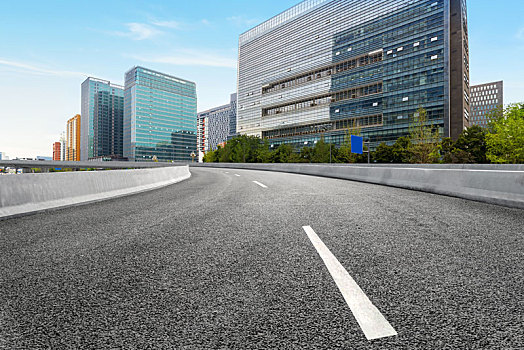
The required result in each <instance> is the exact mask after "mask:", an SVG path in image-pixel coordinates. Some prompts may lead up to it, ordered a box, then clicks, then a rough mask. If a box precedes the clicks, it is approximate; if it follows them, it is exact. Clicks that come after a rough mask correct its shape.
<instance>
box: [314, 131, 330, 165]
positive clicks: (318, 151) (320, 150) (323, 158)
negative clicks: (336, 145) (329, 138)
mask: <svg viewBox="0 0 524 350" xmlns="http://www.w3.org/2000/svg"><path fill="white" fill-rule="evenodd" d="M329 158H330V145H329V144H328V143H326V141H324V136H322V137H321V138H320V140H318V141H317V143H316V144H315V147H313V157H312V161H313V163H329Z"/></svg>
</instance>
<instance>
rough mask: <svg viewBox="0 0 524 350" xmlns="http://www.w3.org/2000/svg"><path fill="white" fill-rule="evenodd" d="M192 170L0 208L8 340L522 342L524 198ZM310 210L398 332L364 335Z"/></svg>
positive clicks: (213, 345) (0, 315) (31, 345)
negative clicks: (140, 187) (43, 204)
mask: <svg viewBox="0 0 524 350" xmlns="http://www.w3.org/2000/svg"><path fill="white" fill-rule="evenodd" d="M191 172H192V173H193V176H192V178H191V179H190V180H187V181H184V182H182V183H179V184H176V185H173V186H169V187H166V188H163V189H160V190H155V191H152V192H148V193H143V194H139V195H134V196H129V197H125V198H119V199H115V200H109V201H105V202H100V203H96V204H91V205H85V206H81V207H74V208H69V209H62V210H56V211H50V212H45V213H40V214H36V215H32V216H26V217H22V218H16V219H11V220H6V221H0V272H1V273H0V349H119V348H122V349H269V348H275V349H522V348H524V327H523V325H524V316H523V315H524V273H523V271H524V261H523V257H524V237H523V234H524V211H522V210H518V209H509V208H504V207H499V206H494V205H488V204H483V203H477V202H472V201H467V200H462V199H457V198H450V197H444V196H438V195H432V194H427V193H421V192H415V191H408V190H402V189H396V188H389V187H385V186H378V185H371V184H363V183H357V182H351V181H344V180H336V179H327V178H319V177H312V176H302V175H293V174H284V173H272V172H262V171H247V170H226V169H208V168H198V169H195V168H193V169H191ZM226 172H229V173H228V174H227V173H226ZM234 174H239V175H241V176H240V177H237V176H235V175H234ZM254 180H256V181H259V182H261V183H263V184H265V185H267V186H268V188H267V189H265V188H262V187H260V186H258V185H256V184H255V183H253V182H252V181H254ZM306 225H309V226H311V227H312V228H313V229H314V230H315V232H316V233H317V234H318V235H319V236H320V238H321V239H322V240H323V241H324V243H325V244H326V245H327V247H328V248H329V249H330V250H331V251H332V252H333V254H334V255H335V256H336V257H337V258H338V260H339V261H340V262H341V263H342V265H343V266H344V267H345V268H346V269H347V271H348V272H349V274H350V275H351V276H352V277H353V278H354V279H355V281H356V282H357V283H358V284H359V286H360V287H361V288H362V290H363V291H364V292H365V293H366V295H367V296H368V297H369V299H370V300H371V301H372V302H373V304H374V305H375V306H376V307H377V308H378V309H379V310H380V311H381V312H382V314H383V315H384V316H385V318H386V319H387V320H388V321H389V322H390V323H391V325H392V326H393V327H394V328H395V330H396V331H397V332H398V336H395V337H390V338H383V339H378V340H373V341H368V340H366V338H365V337H364V334H363V333H362V331H361V330H360V327H359V325H358V324H357V322H356V321H355V319H354V317H353V315H352V313H351V311H350V310H349V308H348V306H347V304H346V303H345V301H344V299H343V298H342V295H341V293H340V292H339V290H338V289H337V287H336V285H335V283H334V281H333V279H332V277H331V276H330V274H329V272H328V271H327V269H326V267H325V266H324V264H323V262H322V260H321V259H320V257H319V255H318V254H317V252H316V251H315V248H314V247H313V246H312V244H311V242H310V241H309V239H308V238H307V236H306V234H305V232H304V231H303V229H302V226H306Z"/></svg>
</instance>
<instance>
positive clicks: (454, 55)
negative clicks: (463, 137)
mask: <svg viewBox="0 0 524 350" xmlns="http://www.w3.org/2000/svg"><path fill="white" fill-rule="evenodd" d="M467 51H468V48H467V18H466V4H465V0H373V1H360V0H358V1H357V0H324V1H320V0H318V1H304V2H302V3H300V4H298V5H297V6H295V7H294V8H292V9H290V10H288V11H285V12H284V13H282V14H281V15H278V16H276V17H275V18H272V19H270V20H269V21H267V22H265V23H263V24H261V25H260V26H258V27H256V28H254V29H252V30H250V31H248V32H246V33H244V34H242V35H241V37H240V40H239V72H238V75H239V79H238V113H237V115H238V120H237V132H238V133H242V134H248V135H258V136H262V137H264V138H269V139H271V142H272V143H275V144H278V143H282V142H285V143H294V144H296V145H298V146H300V145H303V144H305V143H306V142H310V141H315V140H318V139H319V138H320V137H321V136H324V137H325V138H326V139H327V141H331V142H334V143H336V144H341V143H342V142H343V140H344V137H345V135H346V133H347V130H348V128H359V129H360V130H361V133H362V135H363V136H364V137H365V138H366V139H370V141H371V147H372V148H374V147H376V146H377V145H378V144H379V143H381V142H386V143H388V144H391V143H394V142H395V140H396V139H398V138H399V137H401V136H406V135H407V134H408V129H409V123H410V120H412V118H413V115H414V114H415V113H416V111H417V109H418V108H419V107H423V108H425V109H426V110H427V112H428V117H429V121H430V123H431V124H432V125H433V126H434V128H435V129H437V130H439V131H440V134H441V135H442V136H452V137H455V138H456V137H458V135H459V134H460V133H461V132H462V130H463V129H464V128H465V127H466V126H468V118H469V55H468V52H467ZM457 77H458V79H457ZM453 78H455V80H454V79H453ZM452 91H455V92H454V94H455V95H456V96H452V95H453V94H452ZM456 91H459V92H458V93H457V92H456Z"/></svg>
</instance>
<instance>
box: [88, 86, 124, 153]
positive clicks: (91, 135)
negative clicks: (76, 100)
mask: <svg viewBox="0 0 524 350" xmlns="http://www.w3.org/2000/svg"><path fill="white" fill-rule="evenodd" d="M104 96H105V97H104ZM101 97H102V98H101ZM123 98H124V87H123V86H120V85H117V84H113V83H111V82H110V81H107V80H102V79H97V78H92V77H89V78H87V79H86V80H85V81H84V82H83V83H82V88H81V114H80V115H81V121H80V127H81V130H80V159H81V160H82V161H86V160H89V159H93V158H96V157H99V156H104V155H106V154H103V153H104V152H105V151H104V150H107V149H108V148H112V146H109V142H110V141H109V140H110V135H109V134H107V133H106V135H108V137H102V138H101V137H100V136H102V135H100V136H99V135H96V136H95V115H96V116H97V118H98V121H97V123H98V122H99V121H101V120H105V121H107V120H108V118H110V117H112V116H114V115H116V116H117V119H118V118H119V117H118V116H120V115H121V114H122V113H121V112H120V111H119V109H121V102H123ZM95 105H96V106H95ZM95 108H96V111H95ZM118 123H119V122H118V121H117V122H116V124H117V125H118ZM106 124H108V122H107V123H106ZM103 128H104V127H103V126H98V125H97V133H98V132H100V131H101V130H102V129H103ZM118 132H119V133H120V134H119V135H117V136H116V138H117V139H119V140H121V139H122V129H121V128H120V130H115V133H118ZM95 138H96V139H97V144H96V145H95Z"/></svg>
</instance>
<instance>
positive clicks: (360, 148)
mask: <svg viewBox="0 0 524 350" xmlns="http://www.w3.org/2000/svg"><path fill="white" fill-rule="evenodd" d="M351 153H356V154H362V153H364V138H363V137H360V136H353V135H351Z"/></svg>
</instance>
